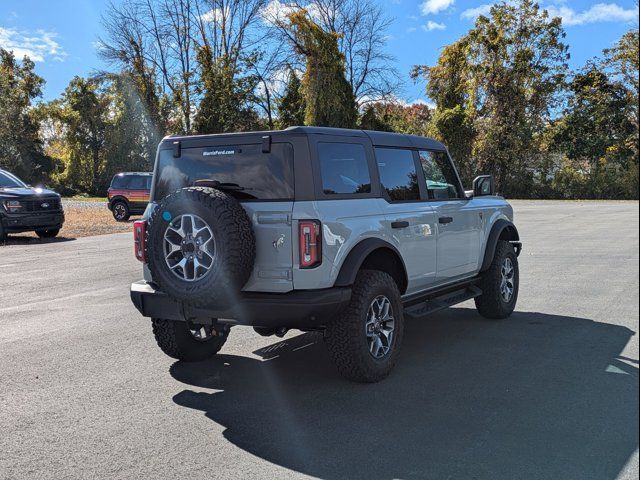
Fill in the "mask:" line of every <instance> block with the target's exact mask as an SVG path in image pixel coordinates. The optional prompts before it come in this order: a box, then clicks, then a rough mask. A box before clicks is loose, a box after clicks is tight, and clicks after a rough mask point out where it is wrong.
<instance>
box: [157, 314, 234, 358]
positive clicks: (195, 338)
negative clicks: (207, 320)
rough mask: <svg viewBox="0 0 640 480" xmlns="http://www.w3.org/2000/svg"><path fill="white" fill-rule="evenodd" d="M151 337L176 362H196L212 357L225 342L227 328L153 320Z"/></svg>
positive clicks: (227, 332)
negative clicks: (154, 338) (152, 336)
mask: <svg viewBox="0 0 640 480" xmlns="http://www.w3.org/2000/svg"><path fill="white" fill-rule="evenodd" d="M152 324H153V335H154V336H155V337H156V342H157V343H158V346H159V347H160V349H161V350H162V351H163V352H164V353H165V354H167V355H168V356H170V357H171V358H175V359H176V360H183V361H186V362H197V361H200V360H206V359H208V358H211V357H213V356H214V355H215V354H216V353H218V352H219V351H220V349H221V348H222V346H223V345H224V344H225V342H226V341H227V336H228V334H229V328H228V327H215V326H213V325H196V324H190V323H187V322H182V321H175V320H163V319H159V318H154V319H153V320H152Z"/></svg>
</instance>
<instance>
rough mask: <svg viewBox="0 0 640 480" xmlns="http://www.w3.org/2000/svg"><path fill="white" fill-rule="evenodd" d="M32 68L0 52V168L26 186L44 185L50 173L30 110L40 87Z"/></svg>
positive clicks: (50, 165)
mask: <svg viewBox="0 0 640 480" xmlns="http://www.w3.org/2000/svg"><path fill="white" fill-rule="evenodd" d="M34 66H35V65H34V63H33V62H32V61H31V60H30V59H29V58H27V57H24V59H23V60H22V62H18V61H17V60H16V58H15V56H14V55H13V53H12V52H8V51H6V50H4V49H1V48H0V167H1V168H6V169H8V170H11V171H12V172H13V173H15V174H16V175H18V176H19V177H21V178H22V179H24V180H26V181H27V182H38V181H44V180H45V179H46V178H47V177H48V174H49V173H50V171H51V169H52V163H51V159H50V158H49V157H47V156H46V155H45V154H44V152H43V145H42V141H41V140H40V137H39V134H38V129H39V126H38V122H37V120H36V118H35V115H34V113H35V112H34V111H33V110H32V105H33V101H34V100H35V99H37V98H38V97H40V95H41V93H42V86H43V85H44V80H43V79H42V78H41V77H39V76H38V75H36V74H35V73H34V71H33V70H34Z"/></svg>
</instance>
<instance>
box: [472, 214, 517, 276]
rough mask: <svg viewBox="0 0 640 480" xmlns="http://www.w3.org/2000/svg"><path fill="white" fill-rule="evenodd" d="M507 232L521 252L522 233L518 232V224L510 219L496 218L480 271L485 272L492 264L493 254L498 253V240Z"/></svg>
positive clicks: (509, 238) (510, 239)
mask: <svg viewBox="0 0 640 480" xmlns="http://www.w3.org/2000/svg"><path fill="white" fill-rule="evenodd" d="M505 230H506V232H507V234H506V235H508V237H507V239H508V240H509V241H510V242H514V243H515V244H517V247H516V250H517V253H518V254H519V253H520V234H519V233H518V229H517V228H516V226H515V225H514V224H513V223H512V222H510V221H509V220H505V219H504V218H501V219H499V220H496V222H495V223H494V224H493V226H492V227H491V232H490V233H489V237H488V238H487V245H486V246H485V249H484V257H483V259H482V267H480V271H481V272H484V271H485V270H487V269H488V268H489V267H490V266H491V262H492V261H493V255H494V254H495V253H496V246H497V245H498V240H500V237H501V236H502V234H503V232H505Z"/></svg>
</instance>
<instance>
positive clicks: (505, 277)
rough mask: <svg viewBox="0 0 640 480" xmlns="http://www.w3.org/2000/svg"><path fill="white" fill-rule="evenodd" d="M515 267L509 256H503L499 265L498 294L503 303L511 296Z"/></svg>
mask: <svg viewBox="0 0 640 480" xmlns="http://www.w3.org/2000/svg"><path fill="white" fill-rule="evenodd" d="M514 279H515V268H514V267H513V262H512V261H511V259H510V258H509V257H507V258H505V259H504V260H503V262H502V265H501V267H500V295H501V296H502V300H504V302H505V303H509V302H510V301H511V298H512V297H513V290H514V288H515V287H514Z"/></svg>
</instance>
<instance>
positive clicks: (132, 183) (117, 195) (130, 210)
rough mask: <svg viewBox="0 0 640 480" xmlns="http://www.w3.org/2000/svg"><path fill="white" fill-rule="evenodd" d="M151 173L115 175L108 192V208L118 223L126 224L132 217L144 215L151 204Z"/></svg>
mask: <svg viewBox="0 0 640 480" xmlns="http://www.w3.org/2000/svg"><path fill="white" fill-rule="evenodd" d="M151 180H152V177H151V173H146V172H123V173H118V174H116V175H114V177H113V179H111V185H110V186H109V189H108V190H107V200H108V201H109V203H107V207H108V208H109V210H111V213H112V214H113V218H115V219H116V221H118V222H126V221H127V220H129V217H131V215H140V214H142V213H144V211H145V209H146V208H147V203H149V192H150V190H151Z"/></svg>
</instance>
